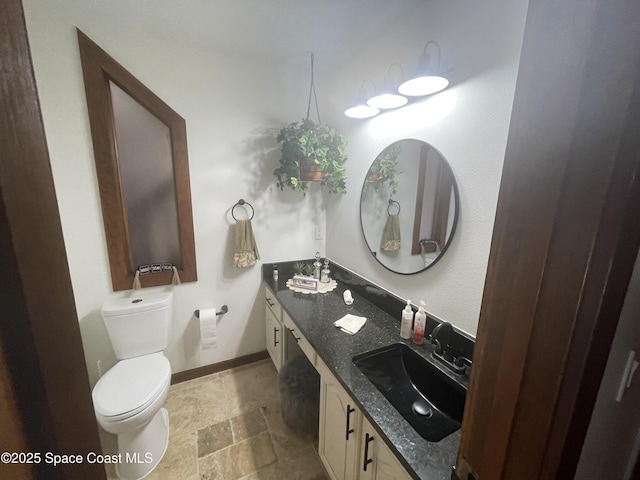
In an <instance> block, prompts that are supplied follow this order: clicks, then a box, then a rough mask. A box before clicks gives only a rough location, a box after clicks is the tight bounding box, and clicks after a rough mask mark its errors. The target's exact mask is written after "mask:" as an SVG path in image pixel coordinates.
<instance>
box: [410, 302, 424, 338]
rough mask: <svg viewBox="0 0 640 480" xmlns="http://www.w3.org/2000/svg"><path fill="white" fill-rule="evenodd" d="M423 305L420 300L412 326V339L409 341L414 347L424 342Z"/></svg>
mask: <svg viewBox="0 0 640 480" xmlns="http://www.w3.org/2000/svg"><path fill="white" fill-rule="evenodd" d="M424 307H425V304H424V302H423V301H422V300H421V301H420V306H419V307H418V313H416V321H415V323H414V325H413V338H412V339H411V340H412V341H413V343H415V344H416V345H422V342H423V341H424V330H425V328H426V327H427V313H426V312H425V311H424Z"/></svg>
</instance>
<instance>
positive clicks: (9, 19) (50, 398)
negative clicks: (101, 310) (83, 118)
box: [0, 0, 106, 480]
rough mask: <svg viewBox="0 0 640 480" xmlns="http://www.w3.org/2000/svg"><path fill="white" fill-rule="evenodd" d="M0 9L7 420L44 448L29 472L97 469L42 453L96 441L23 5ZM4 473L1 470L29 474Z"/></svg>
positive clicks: (48, 474)
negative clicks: (11, 405) (11, 399)
mask: <svg viewBox="0 0 640 480" xmlns="http://www.w3.org/2000/svg"><path fill="white" fill-rule="evenodd" d="M0 11H2V14H1V15H0V112H1V114H0V265H1V266H0V298H2V301H1V302H0V341H1V342H2V346H1V348H0V350H2V353H3V354H4V358H5V359H6V365H7V367H8V370H9V374H8V376H9V377H10V380H11V382H12V385H11V387H12V388H11V390H12V391H13V392H15V400H16V402H15V404H16V405H17V408H18V409H19V412H20V414H21V419H20V420H21V422H16V423H22V425H23V427H24V432H25V434H26V442H27V444H28V447H29V450H30V451H32V452H39V453H40V454H41V455H42V456H43V457H42V460H41V462H40V463H38V464H36V465H34V466H33V470H34V473H35V476H36V478H46V479H58V478H64V479H78V480H86V479H101V478H106V477H105V472H104V468H103V466H102V465H101V464H90V463H87V462H86V461H84V462H82V463H81V464H64V465H58V466H56V467H54V466H53V465H52V464H51V463H47V462H46V461H45V460H44V455H45V453H47V452H51V453H53V454H61V455H72V454H74V455H75V454H80V455H83V458H85V459H86V454H87V453H89V452H100V443H99V439H98V430H97V426H96V421H95V415H94V412H93V404H92V402H91V390H90V386H89V379H88V376H87V370H86V366H85V360H84V352H83V350H82V343H81V339H80V327H79V324H78V317H77V314H76V310H75V302H74V298H73V291H72V288H71V279H70V277H69V269H68V265H67V256H66V252H65V248H64V242H63V238H62V229H61V226H60V218H59V216H58V206H57V202H56V197H55V191H54V186H53V179H52V176H51V167H50V164H49V154H48V150H47V145H46V140H45V135H44V129H43V125H42V120H41V113H40V105H39V102H38V96H37V91H36V85H35V79H34V76H33V69H32V64H31V56H30V52H29V45H28V41H27V31H26V26H25V21H24V14H23V11H22V4H21V2H20V0H2V1H1V2H0ZM0 380H1V381H2V382H3V383H4V382H5V381H6V380H8V379H7V377H6V376H5V375H3V376H2V377H0ZM8 426H9V424H8V423H5V422H4V421H3V422H2V425H1V426H0V431H1V433H0V440H2V439H3V436H4V435H5V433H6V432H5V430H4V429H5V428H7V427H8ZM2 445H5V448H3V449H0V450H1V451H4V450H5V449H6V447H7V445H6V444H2ZM13 473H15V474H16V475H20V476H14V475H13ZM13 473H12V474H10V475H9V476H6V477H5V476H3V478H25V477H28V476H29V475H30V474H29V472H21V473H17V472H13Z"/></svg>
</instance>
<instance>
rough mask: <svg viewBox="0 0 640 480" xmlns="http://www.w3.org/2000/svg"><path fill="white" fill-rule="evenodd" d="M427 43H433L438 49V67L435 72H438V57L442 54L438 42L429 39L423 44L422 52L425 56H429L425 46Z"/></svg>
mask: <svg viewBox="0 0 640 480" xmlns="http://www.w3.org/2000/svg"><path fill="white" fill-rule="evenodd" d="M429 45H435V46H436V49H437V50H438V67H437V69H436V72H438V73H439V72H440V58H441V56H442V53H441V51H440V45H439V44H438V42H436V41H435V40H429V41H428V42H427V43H426V44H425V45H424V51H423V52H422V54H423V55H426V56H427V57H429V58H430V56H429V53H428V52H427V47H428V46H429Z"/></svg>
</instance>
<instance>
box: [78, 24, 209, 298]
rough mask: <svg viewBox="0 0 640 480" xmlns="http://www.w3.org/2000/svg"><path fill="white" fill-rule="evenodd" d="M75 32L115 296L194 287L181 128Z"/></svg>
mask: <svg viewBox="0 0 640 480" xmlns="http://www.w3.org/2000/svg"><path fill="white" fill-rule="evenodd" d="M77 33H78V43H79V46H80V58H81V61H82V72H83V77H84V85H85V92H86V97H87V107H88V111H89V121H90V124H91V137H92V140H93V150H94V156H95V162H96V174H97V177H98V184H99V189H100V201H101V204H102V217H103V221H104V227H105V234H106V240H107V250H108V253H109V264H110V269H111V281H112V284H113V289H114V291H118V290H128V289H131V288H132V285H133V280H134V278H135V274H136V271H137V270H138V269H139V267H141V266H148V267H149V271H152V270H153V271H156V273H149V274H143V275H140V283H141V286H142V287H151V286H157V285H168V284H170V283H171V281H172V277H173V272H172V269H171V266H175V267H176V268H177V271H178V275H179V276H180V280H181V281H182V282H192V281H196V280H197V271H196V258H195V244H194V237H193V214H192V211H191V186H190V181H189V160H188V155H187V134H186V125H185V121H184V119H183V118H182V117H181V116H180V115H178V113H176V112H175V111H174V110H173V109H172V108H171V107H169V106H168V105H167V104H166V103H165V102H163V101H162V100H161V99H160V98H159V97H158V96H157V95H155V94H154V93H153V92H152V91H151V90H149V89H148V88H147V87H146V86H145V85H143V84H142V83H141V82H140V81H139V80H137V79H136V78H135V77H134V76H133V75H132V74H131V73H129V72H128V71H127V70H126V69H125V68H124V67H122V66H121V65H120V64H119V63H118V62H116V61H115V60H114V59H113V58H111V57H110V56H109V55H108V54H107V53H106V52H105V51H104V50H102V49H101V48H100V47H99V46H98V45H96V44H95V43H94V42H93V41H92V40H91V39H89V37H87V36H86V35H85V34H84V33H82V32H81V31H80V30H78V31H77ZM152 266H153V268H152ZM145 270H146V269H145Z"/></svg>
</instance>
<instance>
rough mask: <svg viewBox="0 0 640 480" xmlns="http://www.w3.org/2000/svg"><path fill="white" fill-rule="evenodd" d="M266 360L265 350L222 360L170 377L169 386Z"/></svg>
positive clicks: (266, 353) (267, 355) (267, 356)
mask: <svg viewBox="0 0 640 480" xmlns="http://www.w3.org/2000/svg"><path fill="white" fill-rule="evenodd" d="M266 358H269V353H268V352H267V351H266V350H263V351H261V352H257V353H250V354H249V355H244V356H242V357H237V358H232V359H230V360H224V361H222V362H218V363H212V364H210V365H203V366H202V367H196V368H192V369H191V370H185V371H183V372H177V373H174V374H173V375H171V385H175V384H176V383H182V382H186V381H187V380H193V379H194V378H199V377H204V376H206V375H211V374H212V373H218V372H222V371H223V370H228V369H230V368H236V367H241V366H242V365H247V364H249V363H253V362H258V361H260V360H264V359H266Z"/></svg>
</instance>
